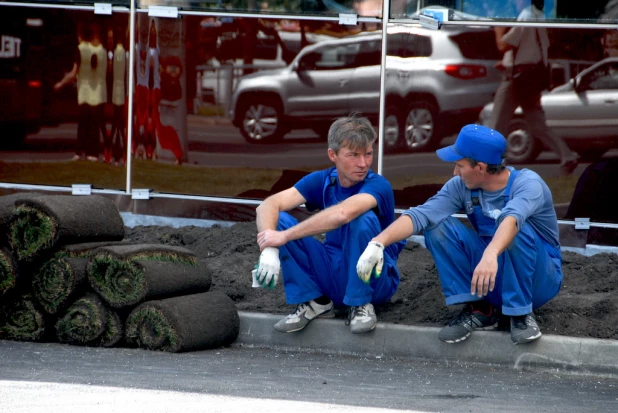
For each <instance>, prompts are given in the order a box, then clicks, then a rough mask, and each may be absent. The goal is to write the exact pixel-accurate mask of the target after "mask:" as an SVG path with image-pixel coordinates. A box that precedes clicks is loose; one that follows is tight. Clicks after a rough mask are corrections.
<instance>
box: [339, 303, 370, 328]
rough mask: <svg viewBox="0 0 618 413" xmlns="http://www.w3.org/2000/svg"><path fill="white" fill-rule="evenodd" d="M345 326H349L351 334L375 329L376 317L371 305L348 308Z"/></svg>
mask: <svg viewBox="0 0 618 413" xmlns="http://www.w3.org/2000/svg"><path fill="white" fill-rule="evenodd" d="M348 311H349V312H348V319H347V320H346V325H349V326H350V330H351V331H352V332H353V333H366V332H368V331H371V330H373V329H374V328H376V324H377V323H378V317H376V311H375V309H374V308H373V304H371V303H367V304H363V305H359V306H357V307H350V309H349V310H348Z"/></svg>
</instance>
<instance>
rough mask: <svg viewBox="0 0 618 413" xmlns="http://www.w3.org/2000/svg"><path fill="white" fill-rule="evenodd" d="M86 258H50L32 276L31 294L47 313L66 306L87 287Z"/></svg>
mask: <svg viewBox="0 0 618 413" xmlns="http://www.w3.org/2000/svg"><path fill="white" fill-rule="evenodd" d="M87 265H88V259H87V258H68V257H64V258H52V259H50V260H48V261H46V262H45V263H44V264H43V265H42V266H41V267H40V269H39V270H38V271H36V272H35V273H34V275H33V278H32V294H33V296H34V298H35V299H36V301H37V302H38V303H39V304H40V306H41V308H43V310H45V312H47V313H48V314H56V313H58V312H59V311H60V310H63V309H65V308H67V307H68V305H69V304H70V303H71V302H73V301H74V300H75V299H76V298H77V297H79V296H81V295H83V293H84V291H85V290H86V288H87V287H88V280H87V278H86V267H87Z"/></svg>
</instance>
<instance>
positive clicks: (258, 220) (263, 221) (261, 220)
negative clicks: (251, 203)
mask: <svg viewBox="0 0 618 413" xmlns="http://www.w3.org/2000/svg"><path fill="white" fill-rule="evenodd" d="M278 222H279V209H278V208H276V207H274V206H273V205H271V204H270V203H269V202H268V200H266V201H264V202H263V203H262V204H260V205H259V206H258V207H257V208H256V216H255V224H256V226H257V231H258V232H262V231H264V230H266V229H276V228H277V223H278Z"/></svg>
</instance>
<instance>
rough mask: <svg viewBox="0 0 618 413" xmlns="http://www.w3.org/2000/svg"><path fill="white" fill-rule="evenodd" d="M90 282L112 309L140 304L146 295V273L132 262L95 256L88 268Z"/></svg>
mask: <svg viewBox="0 0 618 413" xmlns="http://www.w3.org/2000/svg"><path fill="white" fill-rule="evenodd" d="M88 281H89V282H90V285H91V286H92V288H94V289H95V290H96V291H97V292H98V293H99V294H100V295H101V296H102V297H103V298H104V299H105V301H107V302H108V303H109V304H110V305H111V306H112V307H115V308H120V307H123V306H126V305H130V304H135V303H137V302H139V301H140V300H141V299H142V298H144V296H145V295H146V281H145V275H144V271H143V270H142V269H141V268H139V267H138V266H136V265H135V264H133V263H132V262H130V261H124V260H119V259H117V258H114V257H110V256H107V255H104V254H99V255H96V256H94V258H93V259H92V262H91V263H90V264H89V268H88Z"/></svg>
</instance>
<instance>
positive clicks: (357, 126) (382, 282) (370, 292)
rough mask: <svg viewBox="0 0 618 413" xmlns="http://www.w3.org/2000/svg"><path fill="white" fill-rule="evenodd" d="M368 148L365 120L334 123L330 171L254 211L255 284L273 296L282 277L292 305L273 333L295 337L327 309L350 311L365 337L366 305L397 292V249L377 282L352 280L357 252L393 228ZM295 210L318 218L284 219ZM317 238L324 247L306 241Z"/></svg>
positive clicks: (370, 313)
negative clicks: (321, 236) (257, 251)
mask: <svg viewBox="0 0 618 413" xmlns="http://www.w3.org/2000/svg"><path fill="white" fill-rule="evenodd" d="M375 141H376V134H375V131H374V129H373V127H372V126H371V123H370V122H369V121H368V120H367V119H366V118H363V117H357V116H350V117H344V118H340V119H338V120H336V121H335V122H334V123H333V124H332V125H331V127H330V130H329V132H328V157H329V159H330V160H331V161H332V162H333V163H334V165H335V166H334V167H331V168H330V169H326V170H322V171H317V172H312V173H310V174H309V175H307V176H305V177H304V178H302V179H301V180H300V181H298V182H297V183H296V184H295V185H294V186H293V187H292V188H289V189H286V190H284V191H281V192H279V193H277V194H275V195H272V196H270V197H268V198H267V199H266V200H265V201H264V202H263V203H262V204H261V205H260V206H259V207H258V208H257V216H256V224H257V229H258V235H257V241H258V244H259V246H260V250H261V251H262V253H261V255H260V259H259V263H258V265H257V266H256V267H257V268H256V270H255V271H254V277H255V278H256V279H257V282H258V283H259V284H260V285H261V286H262V287H267V288H271V289H272V288H274V286H275V283H276V282H277V278H278V276H279V272H280V271H281V272H282V273H283V282H284V288H285V294H286V299H287V302H288V303H289V304H297V306H296V309H295V310H294V312H293V313H292V314H290V315H288V316H287V317H285V318H284V319H282V320H281V321H279V322H278V323H277V324H275V326H274V328H275V330H276V331H279V332H293V331H299V330H302V329H303V328H305V326H306V325H307V324H309V322H310V321H311V320H313V319H315V318H317V317H322V318H332V317H334V316H335V313H334V306H349V312H348V320H347V323H349V325H350V329H351V331H352V332H353V333H363V332H367V331H371V330H373V329H374V328H375V326H376V322H377V317H376V313H375V309H374V307H373V304H374V303H383V302H386V301H388V300H389V299H390V298H391V297H392V295H393V294H394V293H395V291H396V290H397V287H398V285H399V271H398V270H397V267H396V266H395V263H396V260H397V257H398V255H399V252H400V251H401V250H402V248H403V245H404V243H403V242H399V243H393V245H391V246H389V247H388V248H386V252H385V254H384V255H383V257H384V259H383V266H384V271H383V272H384V274H383V275H382V276H381V277H379V278H375V277H374V278H373V279H371V280H369V279H365V280H362V279H360V278H359V277H358V276H357V273H356V262H357V260H358V258H359V257H360V255H361V252H362V250H363V248H364V247H365V246H366V245H367V243H368V242H369V241H370V240H371V238H373V237H374V236H376V235H377V234H379V233H380V231H382V230H384V229H385V228H386V227H388V226H389V225H390V224H391V223H393V221H394V220H395V213H394V210H395V208H394V196H393V189H392V187H391V185H390V183H389V182H388V181H387V180H386V179H385V178H384V177H382V176H380V175H377V174H375V173H374V172H373V171H372V170H371V169H370V167H371V163H372V161H373V144H374V143H375ZM302 204H305V206H306V207H307V209H309V210H310V211H315V210H320V212H319V213H317V214H315V215H313V216H311V217H309V218H308V219H306V220H303V221H302V222H298V221H297V220H296V219H295V218H293V217H292V216H291V215H290V214H288V213H287V212H285V211H289V210H291V209H293V208H296V207H298V206H300V205H302ZM324 233H325V234H326V239H325V241H324V243H321V242H320V241H318V240H317V239H315V238H314V237H313V236H314V235H319V234H324Z"/></svg>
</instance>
